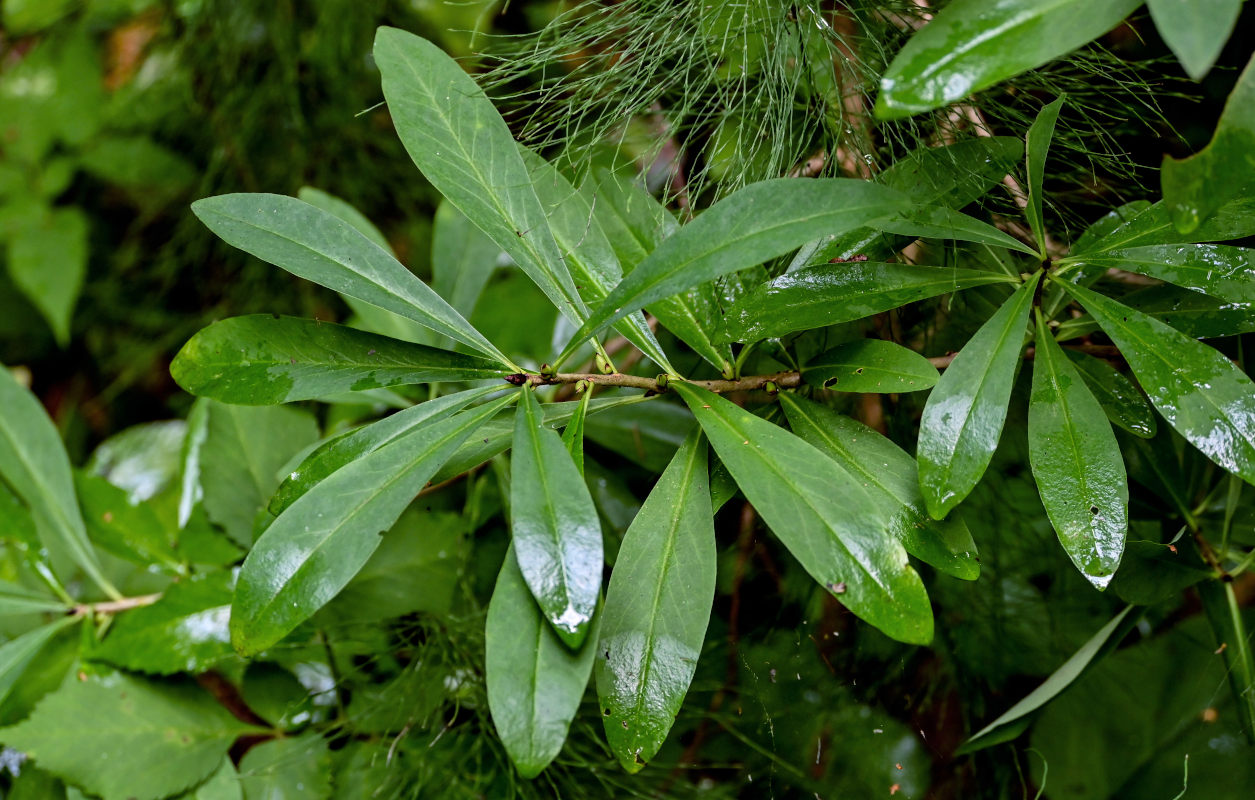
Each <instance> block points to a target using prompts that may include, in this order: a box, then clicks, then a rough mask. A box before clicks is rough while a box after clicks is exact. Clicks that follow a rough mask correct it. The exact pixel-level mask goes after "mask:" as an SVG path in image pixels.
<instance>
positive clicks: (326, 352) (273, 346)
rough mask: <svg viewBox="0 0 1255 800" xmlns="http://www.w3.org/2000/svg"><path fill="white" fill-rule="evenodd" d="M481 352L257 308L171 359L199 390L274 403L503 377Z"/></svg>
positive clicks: (186, 383)
mask: <svg viewBox="0 0 1255 800" xmlns="http://www.w3.org/2000/svg"><path fill="white" fill-rule="evenodd" d="M511 371H512V370H509V369H507V368H506V367H504V366H503V365H502V364H501V363H499V362H495V361H490V360H489V359H486V358H482V357H480V356H472V355H465V354H463V353H455V352H452V351H450V350H441V349H440V348H438V347H427V346H426V345H421V344H412V343H410V342H403V341H401V340H400V339H393V338H391V337H388V336H379V335H377V334H374V333H367V332H366V331H359V330H354V329H353V328H346V327H344V326H342V325H332V324H331V323H328V322H318V321H317V320H312V319H300V318H298V317H274V316H271V315H269V314H255V315H253V316H248V317H232V318H230V319H225V320H222V321H221V322H215V323H214V324H212V325H210V326H209V327H208V328H203V329H201V331H200V332H199V333H197V334H196V335H195V336H193V337H192V338H191V340H189V341H188V343H187V344H185V345H183V348H182V349H181V350H179V353H178V355H176V356H175V357H174V362H173V363H172V364H171V365H170V374H171V375H172V376H173V377H174V380H175V382H176V383H178V384H179V385H180V386H182V387H183V388H184V389H186V390H187V391H188V392H191V393H192V394H194V395H199V396H204V397H212V398H213V399H215V400H219V401H221V402H224V403H234V404H237V405H270V404H272V403H289V402H292V401H295V400H309V399H311V398H315V397H325V396H328V395H332V394H335V393H337V392H350V391H352V392H358V391H362V390H365V389H378V388H380V387H383V386H397V385H399V384H412V383H437V382H440V381H468V380H482V379H484V378H503V377H505V376H506V375H508V374H509V373H510V372H511Z"/></svg>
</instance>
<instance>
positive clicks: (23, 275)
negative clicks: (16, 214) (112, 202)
mask: <svg viewBox="0 0 1255 800" xmlns="http://www.w3.org/2000/svg"><path fill="white" fill-rule="evenodd" d="M87 232H88V231H87V217H86V216H85V215H84V214H83V212H82V211H80V210H79V209H77V208H74V207H67V208H57V209H54V210H52V211H50V212H49V213H48V214H47V216H46V218H45V219H44V220H43V221H42V222H40V223H39V224H38V225H31V226H25V227H23V228H22V229H21V230H19V231H17V233H16V234H15V235H14V236H13V237H12V238H10V239H9V243H8V244H9V249H8V267H9V276H10V277H11V278H12V279H13V283H14V284H15V285H16V286H17V288H18V289H20V290H21V291H22V293H23V294H24V295H26V297H27V298H29V299H30V301H31V303H33V304H34V305H35V308H37V309H39V313H40V314H42V315H43V316H44V319H46V320H47V321H48V325H49V326H50V327H51V328H52V332H53V333H54V334H55V335H56V337H57V344H59V345H61V346H62V347H66V346H68V345H69V343H70V316H71V314H73V312H74V304H75V303H76V302H78V295H79V291H80V290H81V289H82V288H83V278H84V277H85V276H86V274H87Z"/></svg>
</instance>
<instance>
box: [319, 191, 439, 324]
mask: <svg viewBox="0 0 1255 800" xmlns="http://www.w3.org/2000/svg"><path fill="white" fill-rule="evenodd" d="M296 199H297V200H300V201H301V202H303V203H309V204H310V205H311V206H314V207H315V208H321V209H322V210H323V211H326V212H327V213H328V214H331V215H332V216H334V217H339V218H340V219H342V220H344V221H345V222H347V223H349V224H350V225H352V226H353V227H354V228H355V229H356V230H357V231H358V233H360V234H362V235H363V236H365V237H366V238H367V239H370V240H371V241H372V242H374V243H375V244H377V245H379V248H380V249H381V250H385V251H387V252H388V254H389V255H391V256H393V257H395V256H396V253H395V252H393V250H392V245H391V244H389V243H388V237H386V236H384V235H383V232H382V231H380V230H379V229H378V228H376V227H375V223H373V222H371V221H370V220H369V219H367V218H366V215H365V214H363V213H362V212H360V211H358V210H357V209H356V208H354V207H353V205H352V204H351V203H348V202H345V201H344V200H341V199H340V198H338V197H336V196H335V195H333V194H328V193H327V192H324V191H323V190H322V189H315V188H314V187H313V186H302V187H301V188H300V190H299V191H298V192H297V193H296ZM455 308H456V306H455Z"/></svg>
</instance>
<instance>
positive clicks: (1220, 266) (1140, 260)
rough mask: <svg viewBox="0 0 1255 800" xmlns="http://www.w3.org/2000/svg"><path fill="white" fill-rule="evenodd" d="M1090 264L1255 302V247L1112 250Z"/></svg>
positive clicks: (1173, 246) (1223, 297)
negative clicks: (1253, 248)
mask: <svg viewBox="0 0 1255 800" xmlns="http://www.w3.org/2000/svg"><path fill="white" fill-rule="evenodd" d="M1081 260H1083V261H1084V262H1085V264H1087V265H1095V266H1101V267H1115V268H1117V269H1123V270H1127V271H1129V272H1136V273H1138V274H1140V275H1147V276H1149V277H1151V278H1158V279H1159V280H1161V281H1167V282H1168V283H1174V284H1176V285H1177V286H1181V287H1183V288H1186V289H1193V290H1194V291H1196V292H1202V293H1203V294H1209V295H1211V296H1212V297H1218V298H1220V299H1221V300H1227V301H1229V302H1230V303H1255V250H1250V249H1248V248H1245V247H1231V246H1229V245H1223V244H1160V245H1149V246H1146V247H1131V248H1128V249H1125V250H1110V251H1107V252H1104V253H1102V254H1101V255H1096V256H1090V257H1088V258H1083V259H1081Z"/></svg>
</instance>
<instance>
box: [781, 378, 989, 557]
mask: <svg viewBox="0 0 1255 800" xmlns="http://www.w3.org/2000/svg"><path fill="white" fill-rule="evenodd" d="M780 406H781V408H783V409H784V413H785V416H786V417H787V418H788V420H789V427H790V428H792V429H793V432H794V433H796V434H797V435H798V436H800V437H802V439H804V440H805V441H807V442H809V443H811V444H812V445H814V446H815V447H817V448H819V449H820V450H822V451H823V452H824V453H826V454H827V455H828V456H829V457H830V458H831V459H832V460H833V461H834V462H836V463H837V464H838V465H839V466H840V467H841V469H842V470H843V471H844V472H845V473H847V474H848V476H849V477H848V479H846V478H845V477H844V476H843V478H842V480H843V483H842V484H840V485H842V486H850V485H854V484H857V485H858V486H861V487H862V489H863V490H864V491H866V492H867V493H868V494H869V495H870V496H871V497H872V499H873V500H874V502H875V503H876V505H877V506H878V507H880V508H884V509H891V508H892V509H895V510H894V511H893V512H892V514H891V524H890V530H891V531H892V532H893V534H894V536H896V537H897V538H898V540H899V541H900V542H902V546H903V547H904V548H906V551H907V552H908V553H910V554H911V555H913V556H915V557H916V558H918V559H919V560H920V561H923V562H924V563H926V564H930V565H932V566H934V567H936V568H937V569H939V570H941V571H942V572H944V573H946V574H947V575H953V576H954V577H956V578H962V579H963V580H969V581H970V580H976V579H977V578H978V577H980V562H979V560H978V559H977V557H976V543H975V542H974V541H972V534H971V532H970V531H969V530H968V529H967V525H966V524H965V523H964V522H963V520H962V519H961V518H960V517H959V516H958V515H955V516H953V517H950V518H949V519H944V520H934V519H932V518H931V517H929V516H928V514H927V513H926V512H925V510H924V498H923V497H922V496H921V495H920V491H919V477H918V476H917V474H916V465H915V459H913V458H911V456H910V455H909V454H908V453H907V452H906V451H905V450H903V449H902V448H900V447H898V446H897V445H896V444H894V443H893V442H892V441H890V440H889V439H887V438H886V437H884V436H882V435H881V434H879V433H877V432H876V431H874V430H872V429H871V428H869V427H867V426H866V425H864V424H862V423H861V422H857V421H855V420H853V419H850V418H849V417H847V416H845V415H843V414H838V413H837V412H836V411H834V410H832V409H831V408H828V407H827V406H824V405H820V404H819V403H815V402H812V401H809V400H804V399H802V398H801V397H799V396H798V395H796V394H794V393H792V392H786V393H783V394H781V395H780ZM851 481H852V482H853V483H851ZM835 485H836V484H834V486H835Z"/></svg>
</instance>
